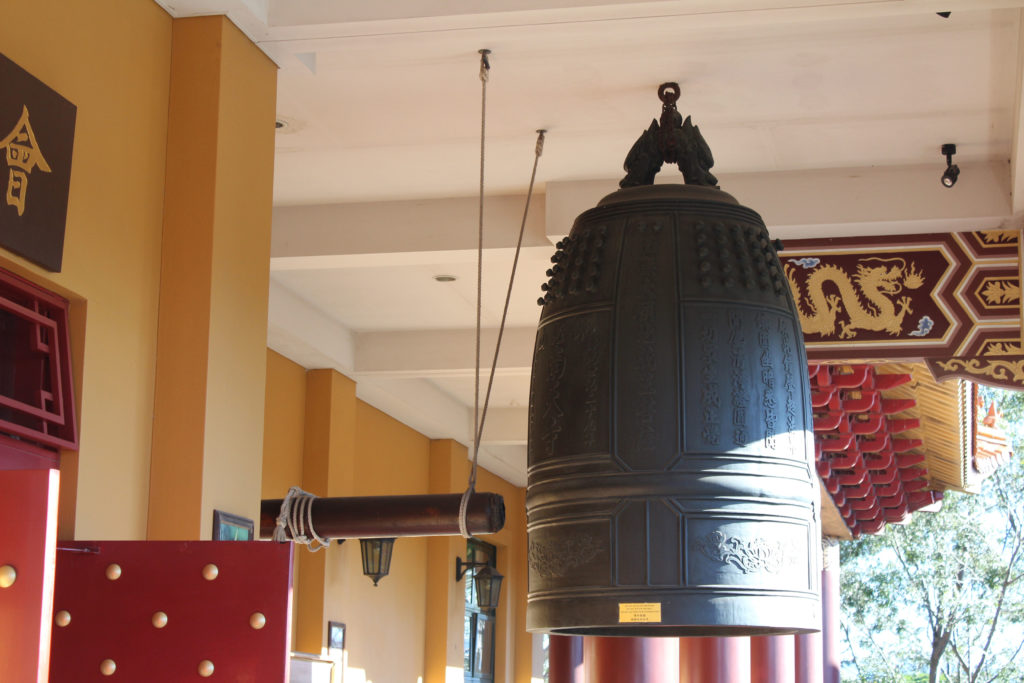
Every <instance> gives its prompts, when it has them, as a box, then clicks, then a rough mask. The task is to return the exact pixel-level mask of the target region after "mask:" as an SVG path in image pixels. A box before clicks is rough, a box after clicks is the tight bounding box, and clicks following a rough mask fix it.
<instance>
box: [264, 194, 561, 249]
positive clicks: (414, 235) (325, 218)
mask: <svg viewBox="0 0 1024 683" xmlns="http://www.w3.org/2000/svg"><path fill="white" fill-rule="evenodd" d="M525 203H526V196H525V195H523V196H516V195H513V196H492V197H487V198H486V201H485V202H484V247H485V248H487V249H495V248H508V247H515V245H516V240H517V239H518V237H519V228H520V226H521V225H522V221H523V210H524V207H525ZM478 225H479V200H478V199H477V198H474V197H456V198H443V199H423V200H413V201H389V202H364V203H352V204H320V205H303V206H276V207H274V212H273V226H274V228H273V232H272V235H271V240H270V255H271V257H272V258H274V259H281V258H295V257H308V256H333V255H338V254H353V255H354V254H388V253H394V252H443V251H457V250H465V249H476V246H477V241H478ZM523 246H524V247H536V246H544V247H548V246H550V243H549V242H548V240H547V237H546V235H545V232H544V198H543V197H542V196H538V197H534V200H533V202H532V203H531V207H530V213H529V216H528V218H527V222H526V229H525V232H524V235H523Z"/></svg>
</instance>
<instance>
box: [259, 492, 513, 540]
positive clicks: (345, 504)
mask: <svg viewBox="0 0 1024 683" xmlns="http://www.w3.org/2000/svg"><path fill="white" fill-rule="evenodd" d="M461 501H462V494H461V493H444V494H434V495H421V496H366V497H359V498H316V499H315V500H314V501H313V504H312V508H311V511H310V514H311V517H312V522H313V528H314V529H316V533H317V534H318V535H319V536H321V537H322V538H397V537H400V536H401V537H404V536H456V535H458V534H459V533H460V532H459V504H460V503H461ZM282 502H283V501H282V499H280V498H277V499H268V500H264V501H262V503H261V504H260V538H263V539H267V538H271V537H272V536H273V535H274V527H275V526H276V525H277V516H278V515H279V514H280V512H281V503H282ZM466 526H467V527H468V529H469V531H470V533H473V534H493V533H495V532H497V531H500V530H501V529H502V527H504V526H505V501H504V499H503V498H502V497H501V496H500V495H498V494H497V493H474V494H473V495H472V496H471V497H470V499H469V506H468V509H467V511H466ZM286 532H287V528H286ZM308 533H309V532H308V531H307V535H308ZM288 537H289V538H291V534H290V533H289V535H288Z"/></svg>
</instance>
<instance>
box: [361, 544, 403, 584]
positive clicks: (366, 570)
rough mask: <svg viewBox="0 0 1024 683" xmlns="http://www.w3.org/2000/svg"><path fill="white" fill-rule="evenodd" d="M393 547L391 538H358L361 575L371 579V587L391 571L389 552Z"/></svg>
mask: <svg viewBox="0 0 1024 683" xmlns="http://www.w3.org/2000/svg"><path fill="white" fill-rule="evenodd" d="M394 547H395V539H393V538H360V539H359V552H360V553H361V554H362V556H363V574H364V575H366V576H369V577H370V578H371V579H373V585H374V586H376V585H377V582H378V581H380V580H381V579H382V578H384V577H385V576H387V575H388V572H389V571H391V550H392V548H394Z"/></svg>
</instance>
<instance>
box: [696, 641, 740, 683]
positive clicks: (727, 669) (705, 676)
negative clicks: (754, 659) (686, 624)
mask: <svg viewBox="0 0 1024 683" xmlns="http://www.w3.org/2000/svg"><path fill="white" fill-rule="evenodd" d="M679 683H750V638H744V637H735V638H680V639H679Z"/></svg>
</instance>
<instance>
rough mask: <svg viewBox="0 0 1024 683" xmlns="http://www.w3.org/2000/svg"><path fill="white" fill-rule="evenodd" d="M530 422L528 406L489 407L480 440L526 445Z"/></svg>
mask: <svg viewBox="0 0 1024 683" xmlns="http://www.w3.org/2000/svg"><path fill="white" fill-rule="evenodd" d="M528 424H529V410H528V409H527V408H489V409H488V410H487V418H486V419H485V420H484V432H483V436H482V438H481V440H480V441H481V443H482V444H484V445H493V446H525V445H526V431H527V427H528ZM470 431H471V432H472V429H471V430H470Z"/></svg>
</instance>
